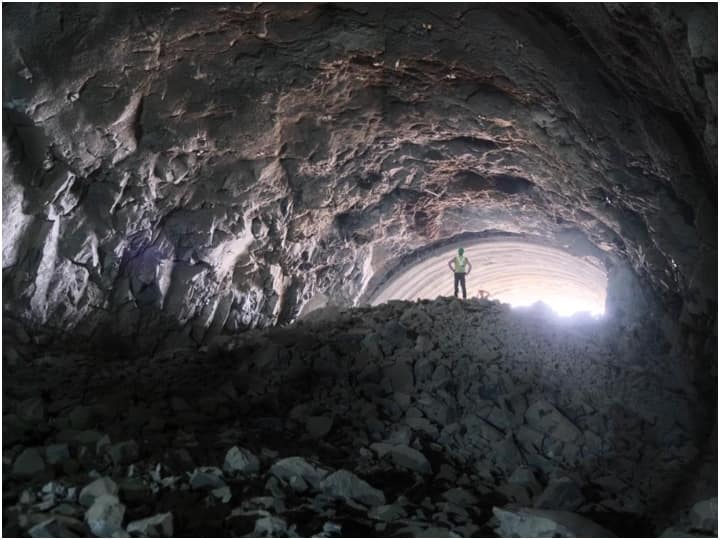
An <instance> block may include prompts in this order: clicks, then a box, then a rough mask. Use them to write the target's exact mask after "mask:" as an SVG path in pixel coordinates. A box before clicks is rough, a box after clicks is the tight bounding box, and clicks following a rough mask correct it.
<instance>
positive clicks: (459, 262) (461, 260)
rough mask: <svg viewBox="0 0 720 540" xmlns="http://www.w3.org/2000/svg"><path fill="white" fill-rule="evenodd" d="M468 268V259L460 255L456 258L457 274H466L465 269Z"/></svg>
mask: <svg viewBox="0 0 720 540" xmlns="http://www.w3.org/2000/svg"><path fill="white" fill-rule="evenodd" d="M466 266H467V258H466V257H465V256H464V255H458V256H457V257H455V272H456V273H458V274H464V273H465V267H466Z"/></svg>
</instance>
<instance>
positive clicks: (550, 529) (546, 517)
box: [493, 506, 615, 538]
mask: <svg viewBox="0 0 720 540" xmlns="http://www.w3.org/2000/svg"><path fill="white" fill-rule="evenodd" d="M493 514H494V515H495V518H496V519H497V521H498V526H497V527H496V528H495V532H496V533H497V534H499V535H500V536H502V537H511V538H519V537H530V538H573V537H576V538H594V537H610V538H614V537H615V535H614V534H613V533H611V532H610V531H608V530H606V529H604V528H603V527H601V526H600V525H598V524H597V523H595V522H593V521H590V520H589V519H587V518H584V517H582V516H579V515H577V514H573V513H572V512H563V511H556V510H540V509H537V508H522V507H507V508H498V507H497V506H495V507H493Z"/></svg>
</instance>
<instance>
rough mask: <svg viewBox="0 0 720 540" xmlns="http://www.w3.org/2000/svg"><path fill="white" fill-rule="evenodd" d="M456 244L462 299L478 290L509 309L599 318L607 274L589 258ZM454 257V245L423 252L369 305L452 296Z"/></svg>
mask: <svg viewBox="0 0 720 540" xmlns="http://www.w3.org/2000/svg"><path fill="white" fill-rule="evenodd" d="M459 245H461V246H462V247H463V249H464V252H465V257H467V259H468V260H469V261H470V264H471V271H470V273H469V274H468V275H467V277H466V279H465V281H466V290H467V294H468V298H473V297H478V298H479V297H480V296H481V291H482V292H483V293H487V294H489V297H490V298H491V299H493V300H497V301H499V302H501V303H506V304H510V305H511V306H513V307H525V306H530V305H533V304H535V303H543V304H545V305H546V306H548V307H549V308H551V309H552V311H553V312H554V313H556V314H557V315H559V316H564V317H568V316H571V315H574V314H576V313H587V314H589V315H591V316H593V317H600V316H602V315H603V314H604V313H605V301H606V292H607V274H606V272H605V269H604V267H603V264H602V262H601V261H600V260H598V259H596V258H594V257H578V256H574V255H572V254H570V253H568V252H566V251H563V250H561V249H558V248H555V247H550V246H547V245H542V244H541V243H538V242H529V241H522V240H509V239H507V238H499V239H492V238H486V239H484V240H479V241H478V240H474V241H473V240H468V241H466V242H463V243H462V244H459ZM456 254H457V247H456V246H454V245H453V246H452V247H450V246H444V247H443V248H441V249H438V250H436V251H435V252H430V253H425V255H424V257H423V258H422V259H420V260H418V261H415V262H413V263H410V265H409V267H408V268H406V269H402V270H400V271H396V272H395V273H394V274H393V277H392V278H391V279H390V280H389V281H388V282H387V283H385V284H384V285H383V286H382V288H380V289H379V290H377V291H376V292H375V293H374V295H373V297H372V298H371V299H370V303H371V304H372V305H378V304H381V303H384V302H387V301H388V300H418V299H433V298H436V297H438V296H450V295H452V294H453V292H454V291H453V285H454V283H453V276H452V271H451V270H450V268H449V267H448V262H450V261H451V260H453V259H454V257H455V256H456ZM460 294H461V293H460ZM482 296H484V294H483V295H482Z"/></svg>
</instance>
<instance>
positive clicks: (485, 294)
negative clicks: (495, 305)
mask: <svg viewBox="0 0 720 540" xmlns="http://www.w3.org/2000/svg"><path fill="white" fill-rule="evenodd" d="M478 298H479V299H480V300H487V299H488V298H490V293H489V292H488V291H486V290H484V289H480V290H479V291H478Z"/></svg>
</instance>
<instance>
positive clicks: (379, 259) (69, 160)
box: [3, 4, 717, 350]
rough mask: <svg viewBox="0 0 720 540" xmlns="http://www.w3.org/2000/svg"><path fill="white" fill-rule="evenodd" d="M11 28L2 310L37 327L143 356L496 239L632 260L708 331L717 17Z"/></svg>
mask: <svg viewBox="0 0 720 540" xmlns="http://www.w3.org/2000/svg"><path fill="white" fill-rule="evenodd" d="M3 20H4V23H3V24H4V28H3V44H4V51H6V52H5V56H4V62H3V76H4V77H3V80H4V88H3V115H4V122H3V160H4V173H5V174H4V178H3V291H4V294H5V297H6V299H7V300H6V302H5V304H4V309H5V310H6V311H7V312H8V313H12V316H13V317H15V318H16V319H17V320H20V321H22V324H23V325H25V326H26V327H27V328H28V329H31V330H32V331H36V330H37V329H39V328H45V329H49V330H51V331H52V332H53V333H54V334H55V335H60V334H59V332H61V331H70V332H72V334H73V335H76V336H83V337H90V338H92V339H93V340H94V341H100V342H106V341H108V340H110V341H112V340H113V339H114V340H115V341H112V342H113V343H124V346H126V347H133V348H139V349H142V348H145V349H146V350H147V349H149V348H152V347H155V346H157V345H158V343H160V344H163V345H165V346H167V345H169V344H172V343H178V342H179V341H182V340H184V341H186V342H193V341H200V340H203V339H205V338H207V337H208V336H209V335H215V334H217V333H219V332H221V331H227V332H235V331H237V330H244V329H248V328H253V327H263V326H268V325H272V324H274V323H284V322H287V321H291V320H293V319H295V318H296V317H297V314H298V313H299V311H300V310H301V309H302V307H303V306H304V305H305V304H306V303H307V302H309V301H310V300H311V299H314V298H316V297H317V298H324V299H326V301H329V302H331V303H335V304H340V305H352V304H354V303H356V302H357V301H358V300H359V299H360V298H361V297H363V295H364V294H366V293H368V292H369V291H370V289H372V287H373V284H377V283H378V282H381V281H382V280H383V279H384V278H385V276H386V275H388V273H389V272H391V271H392V270H394V268H395V266H396V264H397V263H398V262H399V261H400V259H402V258H403V257H404V256H406V255H408V254H411V255H414V254H416V253H417V254H420V253H421V251H422V249H424V248H426V247H427V246H428V245H436V244H442V243H443V242H445V241H448V240H451V239H453V238H456V237H458V235H460V234H463V233H467V234H478V233H480V234H489V233H492V232H502V233H507V234H515V235H521V236H522V235H528V236H531V237H536V238H539V239H541V240H542V241H545V242H548V243H551V244H553V245H558V246H560V247H563V248H566V249H568V250H570V251H573V252H574V253H576V254H578V255H583V256H584V255H593V256H595V257H598V258H599V259H601V260H602V261H603V263H604V264H606V265H607V266H608V267H609V268H610V270H611V271H612V273H613V275H614V274H616V273H618V272H619V270H616V269H619V268H626V267H628V268H631V271H632V272H633V273H634V274H636V275H637V276H638V277H639V279H640V280H641V283H642V284H643V286H644V288H645V289H646V290H647V291H649V293H650V294H652V295H654V296H658V297H659V298H661V300H662V302H663V305H664V306H665V308H666V309H667V310H669V311H670V312H671V313H672V316H673V317H675V318H677V317H678V316H679V315H680V314H681V313H682V314H683V316H684V319H685V322H686V323H687V324H688V325H690V326H698V325H699V326H701V327H702V328H705V329H706V330H707V328H712V321H706V320H705V318H707V317H710V318H711V319H713V317H714V312H715V308H716V305H717V290H716V289H717V286H716V279H715V277H716V274H717V237H716V225H717V206H716V198H717V183H716V181H715V178H716V174H717V154H716V152H717V135H716V127H717V98H716V94H717V53H716V43H717V34H716V24H715V21H716V20H717V8H716V6H713V5H709V4H708V5H690V4H688V5H660V4H658V5H627V6H625V5H621V6H615V5H611V6H604V5H583V6H574V5H573V6H569V5H568V6H540V5H538V6H530V7H528V6H524V5H518V6H499V5H487V6H486V5H483V6H469V5H468V6H466V5H461V4H455V5H453V4H428V5H424V6H422V7H421V8H418V9H412V10H408V9H407V8H406V7H402V6H382V5H377V6H376V5H367V6H363V5H353V6H332V5H327V6H314V5H294V6H270V5H262V6H254V5H242V6H240V5H238V6H223V5H217V6H211V7H209V6H202V7H200V6H184V5H177V6H174V5H167V6H143V7H142V8H138V7H126V6H121V5H81V6H65V5H30V4H19V5H16V6H8V8H7V9H6V11H5V16H4V19H3ZM618 294H620V295H621V293H618ZM621 296H622V295H621ZM611 300H612V299H611ZM714 320H715V321H716V318H715V319H714ZM708 324H709V326H708ZM118 337H120V339H118ZM122 338H131V339H130V340H123V339H122Z"/></svg>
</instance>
